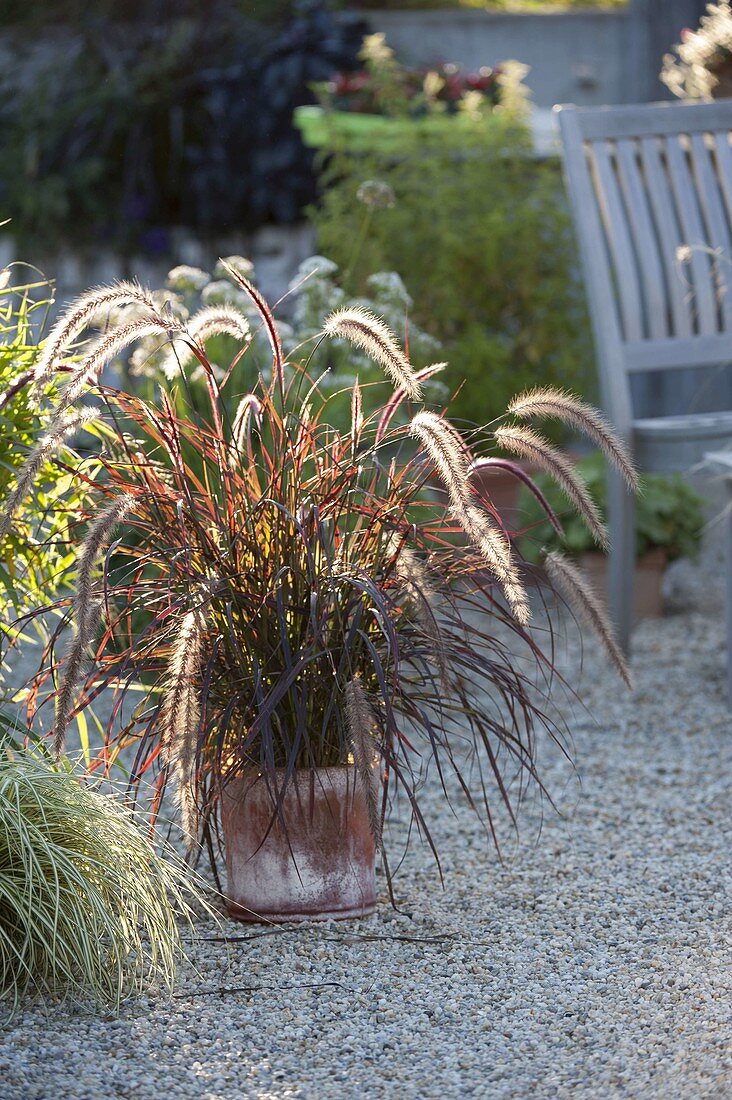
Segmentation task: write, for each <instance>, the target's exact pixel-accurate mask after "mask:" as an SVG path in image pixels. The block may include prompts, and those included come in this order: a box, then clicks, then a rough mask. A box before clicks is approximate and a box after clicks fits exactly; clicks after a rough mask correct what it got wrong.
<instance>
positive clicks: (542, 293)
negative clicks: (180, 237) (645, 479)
mask: <svg viewBox="0 0 732 1100" xmlns="http://www.w3.org/2000/svg"><path fill="white" fill-rule="evenodd" d="M519 105H520V99H519ZM330 117H331V119H332V125H331V126H330V130H329V131H328V116H327V114H326V116H325V119H324V125H325V129H326V140H325V145H324V152H325V153H326V154H328V156H327V157H326V158H325V159H324V161H323V165H324V166H323V173H322V185H323V186H322V196H321V200H320V203H319V205H318V206H317V207H316V208H314V209H313V211H312V217H313V221H314V224H315V227H316V230H317V235H318V244H319V247H320V250H321V251H322V252H323V253H324V254H325V255H327V256H329V257H331V258H332V259H333V260H334V261H335V262H336V263H338V264H339V266H340V267H341V269H342V270H343V271H344V272H346V276H345V277H344V287H345V289H346V291H347V293H350V294H361V293H363V291H364V288H365V286H366V282H367V279H368V277H369V275H370V274H371V273H372V272H374V271H381V270H398V271H399V272H400V273H401V274H402V276H403V278H404V280H405V283H406V287H407V289H408V291H409V294H410V295H411V296H412V297H413V299H414V301H415V303H416V305H415V308H414V312H413V314H412V319H413V321H414V322H415V323H416V324H418V325H419V326H420V327H421V328H423V329H424V330H425V331H427V332H429V333H430V334H432V335H433V336H434V337H435V338H436V339H437V340H439V341H440V343H441V344H442V345H443V347H444V349H445V358H446V359H447V360H448V362H449V371H448V372H447V373H446V375H445V380H446V381H447V382H448V384H449V385H450V387H451V388H457V387H458V386H460V385H461V384H462V383H463V382H465V383H467V384H466V385H465V386H464V388H463V390H462V391H461V393H460V395H459V396H458V398H457V401H456V403H455V404H454V406H453V408H454V413H455V415H456V416H458V417H464V418H465V419H467V420H470V421H477V422H480V423H485V422H487V421H490V420H491V419H493V418H494V417H496V416H498V415H500V414H501V412H502V411H503V410H504V408H505V406H506V403H507V401H508V400H509V399H510V397H511V396H512V395H513V394H514V393H516V392H517V391H518V390H520V389H522V388H524V387H527V386H530V385H533V384H537V383H541V384H546V385H549V384H554V385H559V386H563V387H568V388H570V389H573V390H578V391H579V392H584V393H587V392H588V391H590V392H591V390H592V374H593V371H592V364H593V353H592V346H591V338H590V332H589V325H588V322H587V317H586V311H585V303H584V295H583V292H582V288H581V284H580V282H579V278H578V271H577V266H576V255H577V254H576V246H575V243H574V238H573V234H572V231H571V225H570V220H569V214H568V210H567V208H566V203H565V197H564V190H563V184H562V179H561V173H560V169H559V164H558V162H557V161H556V160H554V159H550V160H539V159H537V158H536V157H534V155H533V152H532V148H531V136H530V133H529V129H528V126H527V124H526V123H525V121H524V119H523V117H522V115H521V112H520V111H518V112H516V111H513V110H509V109H506V108H505V107H504V108H499V109H498V110H494V111H492V112H490V113H486V112H477V113H476V117H474V118H473V117H471V115H470V113H469V112H462V113H461V114H460V115H459V116H457V117H456V119H455V120H454V121H455V122H458V123H459V125H456V126H453V124H452V120H451V119H450V118H449V117H445V118H444V119H437V120H436V121H433V119H432V118H430V117H427V118H426V119H424V120H418V121H416V122H408V121H406V120H404V119H394V120H388V119H379V122H380V123H381V129H380V130H378V134H377V138H376V142H375V146H374V148H372V149H371V150H368V149H367V137H365V135H364V134H363V133H361V134H360V135H359V144H358V146H357V147H356V148H352V147H351V146H350V145H349V141H348V137H347V136H346V133H345V132H344V130H343V128H342V127H341V126H339V119H338V116H337V115H333V116H330ZM341 117H342V118H346V117H348V116H341ZM353 117H356V116H353ZM363 119H364V116H359V121H363ZM392 121H393V124H394V126H396V127H398V128H399V152H396V151H395V145H394V143H392V144H391V145H390V144H389V143H388V140H386V139H385V137H384V133H383V132H382V131H383V130H384V127H385V126H386V128H387V129H388V124H390V123H391V122H392ZM367 181H371V186H372V188H373V186H375V185H378V186H380V187H381V188H383V189H386V190H387V191H388V193H389V194H390V195H392V196H393V200H394V201H393V202H390V203H378V202H373V201H370V199H369V196H368V195H365V194H364V188H365V185H366V184H367ZM374 181H376V184H374ZM359 197H360V198H361V199H362V200H363V201H359Z"/></svg>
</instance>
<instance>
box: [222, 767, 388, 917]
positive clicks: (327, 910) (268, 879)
mask: <svg viewBox="0 0 732 1100" xmlns="http://www.w3.org/2000/svg"><path fill="white" fill-rule="evenodd" d="M283 780H284V772H283V771H281V770H280V769H278V770H277V772H276V782H277V785H278V787H279V786H280V785H281V784H282V782H283ZM273 813H274V804H273V795H272V790H271V787H270V788H269V789H268V785H267V783H266V781H265V779H264V778H263V777H262V775H261V774H260V773H259V772H258V771H257V770H256V769H254V768H252V769H250V770H249V771H247V772H245V773H244V774H243V775H242V776H241V777H237V778H236V779H233V780H231V781H230V782H229V783H227V784H226V786H225V788H224V790H223V794H222V824H223V830H224V843H225V846H226V867H227V874H228V890H227V908H228V911H229V913H230V915H231V916H232V917H234V918H236V919H237V920H244V921H258V920H264V921H303V920H332V919H334V918H335V919H343V920H345V919H347V918H349V917H364V916H367V915H368V914H369V913H373V911H374V909H375V908H376V878H375V870H374V864H375V844H374V837H373V834H372V831H371V827H370V824H369V815H368V809H367V806H366V799H365V797H364V792H363V788H362V786H361V783H360V781H359V778H358V775H357V774H356V769H355V768H354V767H353V766H343V767H333V768H316V769H314V770H305V769H303V770H302V771H299V772H296V773H295V775H294V777H293V778H291V780H290V782H289V784H288V786H287V790H286V792H285V796H284V799H283V803H282V815H283V819H284V823H285V824H284V826H283V822H282V820H281V819H280V818H278V817H276V816H275V818H274V820H273Z"/></svg>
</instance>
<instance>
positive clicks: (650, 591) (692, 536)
mask: <svg viewBox="0 0 732 1100" xmlns="http://www.w3.org/2000/svg"><path fill="white" fill-rule="evenodd" d="M576 470H577V473H578V474H579V475H580V477H581V478H582V480H583V481H584V483H585V486H586V488H587V491H588V492H589V494H590V496H591V497H592V500H593V502H594V504H595V506H596V508H597V511H598V513H599V515H600V516H601V517H602V518H603V521H604V517H605V516H606V514H607V462H606V460H605V457H604V455H603V454H602V453H601V452H599V451H598V452H595V453H593V454H589V455H585V456H584V457H582V458H580V459H579V460H578V462H577V466H576ZM534 481H535V484H536V485H537V486H538V487H539V488H540V489H541V491H542V493H543V494H544V497H545V501H546V502H547V503H548V504H549V505H550V507H551V508H552V509H553V510H554V511H555V513H556V514H558V515H559V516H560V517H561V522H562V534H561V536H560V534H559V532H558V531H557V529H556V528H554V527H553V526H552V524H551V523H550V522H548V520H547V514H546V511H545V508H544V507H543V506H542V505H541V504H540V503H539V502H538V501H537V499H536V497H535V496H533V494H532V493H530V492H528V491H527V490H525V489H524V490H522V492H521V494H520V497H519V514H520V516H521V522H522V525H523V532H524V533H523V534H522V536H521V537H520V539H519V544H520V547H521V553H522V556H523V557H524V558H525V559H526V560H527V561H529V562H532V563H539V562H540V561H541V560H542V558H543V557H544V556H545V555H546V553H547V552H551V551H552V550H559V549H560V548H561V547H563V548H564V549H565V550H566V552H567V553H568V554H569V555H570V556H571V557H572V558H573V559H575V560H576V561H578V562H579V564H580V565H581V566H582V569H583V571H584V572H585V574H586V575H587V576H588V577H589V578H590V579H591V581H592V582H593V584H594V585H595V587H596V588H597V590H598V591H599V592H601V593H602V594H603V595H604V594H605V593H606V592H607V559H606V557H605V556H604V554H602V553H599V552H598V550H597V547H596V544H595V542H594V539H593V536H592V532H591V531H590V529H589V528H588V526H587V524H586V523H585V522H584V520H583V519H582V518H581V517H580V516H579V515H578V513H577V512H571V511H569V512H568V511H567V509H566V507H565V506H564V504H563V501H562V497H561V494H560V493H558V492H557V486H556V484H554V483H553V482H552V480H551V479H550V478H549V477H547V475H546V474H545V473H542V472H540V471H539V472H538V473H537V474H536V476H535V478H534ZM639 485H640V492H639V494H638V499H637V501H636V505H635V538H636V565H635V577H634V595H633V606H634V615H635V618H636V620H638V619H645V618H658V617H659V616H661V615H662V614H663V593H662V586H663V578H664V575H665V572H666V569H667V567H668V565H669V564H670V563H671V562H673V561H676V560H677V559H678V558H690V559H691V560H694V559H695V558H696V557H697V555H698V553H699V548H700V546H701V539H702V533H703V529H704V498H703V497H702V496H701V495H700V494H699V493H697V492H696V490H695V489H694V488H692V486H691V485H689V484H688V482H687V481H686V480H685V479H684V478H683V477H682V476H681V474H642V475H641V477H640V479H639Z"/></svg>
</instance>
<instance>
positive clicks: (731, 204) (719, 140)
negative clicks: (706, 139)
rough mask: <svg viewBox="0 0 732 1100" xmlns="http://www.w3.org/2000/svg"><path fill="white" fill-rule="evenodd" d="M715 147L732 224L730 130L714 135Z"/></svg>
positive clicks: (721, 182) (723, 191)
mask: <svg viewBox="0 0 732 1100" xmlns="http://www.w3.org/2000/svg"><path fill="white" fill-rule="evenodd" d="M714 147H715V153H716V156H717V175H718V178H719V187H720V190H721V192H722V198H723V199H724V205H725V209H726V211H727V220H728V221H729V222H732V148H730V132H729V130H724V131H721V132H718V133H716V134H715V135H714Z"/></svg>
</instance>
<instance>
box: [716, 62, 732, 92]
mask: <svg viewBox="0 0 732 1100" xmlns="http://www.w3.org/2000/svg"><path fill="white" fill-rule="evenodd" d="M714 75H715V76H716V78H717V83H716V84H715V85H714V87H713V88H712V98H713V99H729V98H730V97H732V65H729V64H728V65H723V66H721V67H720V68H719V69H717V70H716V71H715V73H714Z"/></svg>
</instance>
